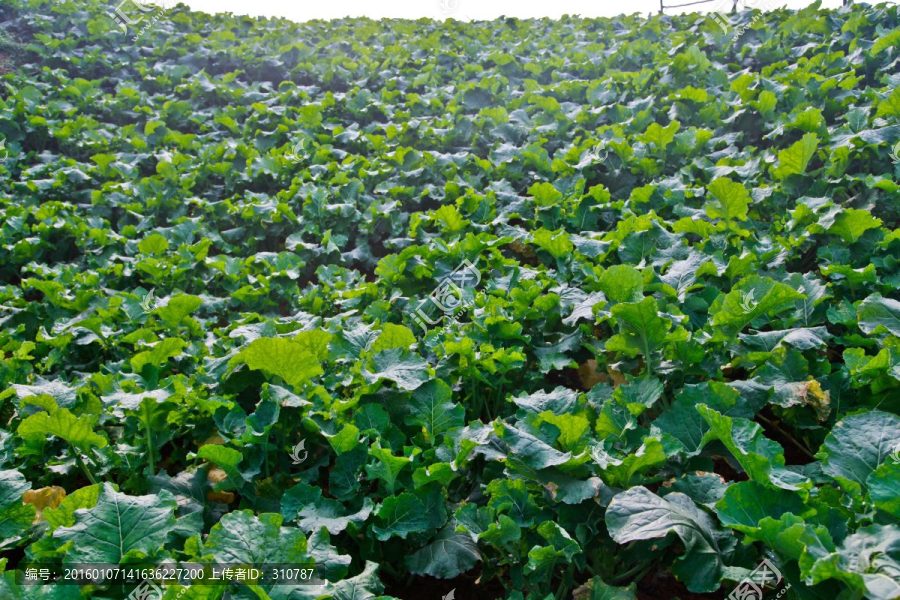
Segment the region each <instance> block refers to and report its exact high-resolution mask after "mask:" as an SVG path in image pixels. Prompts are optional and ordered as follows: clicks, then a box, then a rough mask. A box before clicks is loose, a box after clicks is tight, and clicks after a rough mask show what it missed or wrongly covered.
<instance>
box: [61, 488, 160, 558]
mask: <svg viewBox="0 0 900 600" xmlns="http://www.w3.org/2000/svg"><path fill="white" fill-rule="evenodd" d="M174 526H175V498H174V497H173V496H172V495H171V494H169V493H168V492H162V493H161V494H160V495H156V494H150V495H146V496H129V495H127V494H122V493H120V492H117V491H115V489H113V487H112V485H111V484H109V483H104V484H103V489H102V491H101V492H100V496H99V497H98V499H97V504H96V505H94V507H93V508H89V509H81V510H78V511H76V512H75V524H74V525H72V526H69V527H60V528H58V529H57V530H56V531H54V532H53V537H54V538H57V539H59V540H62V541H64V542H72V544H73V545H72V547H71V548H70V549H69V551H68V552H67V553H66V559H67V560H69V561H71V562H73V563H99V564H104V563H107V564H118V563H119V561H121V560H122V558H124V557H125V556H135V557H141V556H153V555H154V554H155V553H157V552H159V551H160V550H161V549H162V547H163V544H164V543H165V541H166V537H167V536H168V534H169V531H171V530H172V528H173V527H174Z"/></svg>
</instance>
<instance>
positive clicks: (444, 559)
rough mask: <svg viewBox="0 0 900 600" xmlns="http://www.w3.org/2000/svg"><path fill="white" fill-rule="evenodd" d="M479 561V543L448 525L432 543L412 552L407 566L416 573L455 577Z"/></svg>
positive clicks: (441, 577)
mask: <svg viewBox="0 0 900 600" xmlns="http://www.w3.org/2000/svg"><path fill="white" fill-rule="evenodd" d="M479 561H481V554H480V553H479V552H478V546H477V545H476V544H475V542H473V541H472V539H471V538H470V537H469V536H468V535H466V534H464V533H457V532H456V531H454V528H453V527H452V526H451V525H448V526H446V527H444V528H443V529H442V530H441V531H440V533H438V535H437V537H435V538H434V540H432V541H431V542H429V543H428V545H426V546H425V547H423V548H420V549H419V550H416V551H415V552H413V553H412V554H410V555H409V556H408V557H407V558H406V566H407V568H408V569H409V572H410V573H413V574H415V575H430V576H431V577H437V578H439V579H453V578H454V577H458V576H459V575H461V574H463V573H465V572H466V571H468V570H470V569H472V567H474V566H475V564H476V563H478V562H479Z"/></svg>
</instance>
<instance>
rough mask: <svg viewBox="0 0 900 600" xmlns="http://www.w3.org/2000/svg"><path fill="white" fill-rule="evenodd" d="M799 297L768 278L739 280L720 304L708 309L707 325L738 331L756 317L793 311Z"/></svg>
mask: <svg viewBox="0 0 900 600" xmlns="http://www.w3.org/2000/svg"><path fill="white" fill-rule="evenodd" d="M801 299H803V294H801V293H800V292H798V291H797V290H795V289H794V288H792V287H790V286H789V285H785V284H783V283H781V282H778V281H775V280H774V279H771V278H769V277H761V276H759V275H749V276H747V277H745V278H743V279H741V280H740V281H739V282H738V283H737V285H735V286H734V287H733V288H732V289H731V291H730V292H728V293H727V294H725V295H724V297H722V300H721V302H717V303H714V304H713V306H712V307H711V308H710V316H711V320H710V322H711V323H712V324H713V325H715V326H717V327H725V328H727V329H729V330H731V331H740V330H742V329H743V328H744V327H745V326H746V325H747V324H749V323H750V322H751V321H753V320H754V319H756V318H758V317H763V316H772V315H775V314H778V313H779V312H782V311H784V310H787V309H789V308H792V307H794V305H795V302H796V301H797V300H801Z"/></svg>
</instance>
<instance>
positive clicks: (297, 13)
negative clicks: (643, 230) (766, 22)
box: [180, 0, 841, 21]
mask: <svg viewBox="0 0 900 600" xmlns="http://www.w3.org/2000/svg"><path fill="white" fill-rule="evenodd" d="M180 1H181V2H184V3H185V4H187V5H188V6H190V7H191V8H192V9H194V10H200V11H203V12H207V13H216V12H231V13H234V14H239V15H260V16H267V17H276V16H277V17H286V18H288V19H291V20H294V21H306V20H309V19H337V18H341V17H346V16H352V17H362V16H365V17H371V18H373V19H380V18H384V17H394V18H404V19H416V18H419V17H430V18H444V17H448V16H451V17H453V18H456V19H461V20H465V19H495V18H497V17H499V16H502V15H505V16H512V17H523V18H527V17H554V18H555V17H560V16H562V15H565V14H569V15H581V16H585V17H614V16H616V15H620V14H623V13H625V14H630V13H636V12H637V13H643V14H646V13H651V12H657V11H658V10H659V0H542V1H541V2H536V1H528V0H380V1H378V2H373V1H372V0H180ZM689 1H691V0H665V2H666V3H667V4H680V3H683V2H689ZM740 1H741V2H742V3H745V4H746V5H748V6H755V7H758V8H761V9H767V8H777V7H780V6H787V7H789V8H802V7H804V6H806V5H808V4H810V0H740ZM840 4H841V0H823V1H822V6H823V7H824V8H835V7H837V6H840ZM730 6H731V0H714V1H713V2H711V3H709V4H700V5H697V6H691V7H688V8H685V9H672V10H669V11H667V12H676V11H678V10H695V11H700V12H707V11H709V10H723V9H724V8H726V7H730Z"/></svg>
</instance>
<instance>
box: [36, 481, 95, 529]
mask: <svg viewBox="0 0 900 600" xmlns="http://www.w3.org/2000/svg"><path fill="white" fill-rule="evenodd" d="M102 488H103V486H102V485H101V484H99V483H97V484H94V485H89V486H86V487H83V488H79V489H77V490H75V491H74V492H72V493H71V494H67V495H66V497H65V498H63V500H62V502H60V503H59V506H57V507H56V508H45V509H44V513H43V516H44V520H45V521H47V523H48V524H49V525H50V528H51V529H56V528H57V527H62V526H67V527H71V526H72V525H74V524H75V514H76V513H75V511H77V510H78V509H80V508H94V507H95V506H96V505H97V501H98V500H99V499H100V491H101V490H102Z"/></svg>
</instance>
